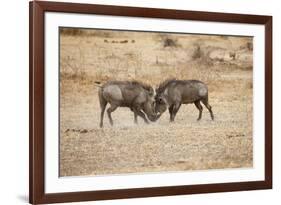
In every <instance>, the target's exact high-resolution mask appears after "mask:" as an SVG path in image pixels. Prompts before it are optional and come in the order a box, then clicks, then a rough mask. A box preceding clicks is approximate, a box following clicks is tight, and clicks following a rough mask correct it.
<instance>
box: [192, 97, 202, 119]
mask: <svg viewBox="0 0 281 205" xmlns="http://www.w3.org/2000/svg"><path fill="white" fill-rule="evenodd" d="M194 104H195V106H196V107H197V109H198V110H199V116H198V119H197V120H198V121H199V120H201V117H202V111H203V107H202V105H201V104H200V100H197V101H195V102H194Z"/></svg>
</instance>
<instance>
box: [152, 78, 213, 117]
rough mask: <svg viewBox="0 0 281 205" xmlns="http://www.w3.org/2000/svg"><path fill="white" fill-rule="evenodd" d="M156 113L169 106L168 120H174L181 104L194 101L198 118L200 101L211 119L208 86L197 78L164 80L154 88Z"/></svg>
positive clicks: (200, 112)
mask: <svg viewBox="0 0 281 205" xmlns="http://www.w3.org/2000/svg"><path fill="white" fill-rule="evenodd" d="M155 101H156V105H155V111H156V113H160V115H161V114H162V113H164V112H165V111H166V109H167V108H169V113H170V121H171V122H173V121H174V120H175V116H176V114H177V112H178V110H179V109H180V106H181V105H182V104H189V103H194V104H195V106H196V107H197V109H198V110H199V117H198V119H197V120H200V119H201V117H202V110H203V107H202V105H201V104H200V102H202V103H203V104H204V105H205V106H206V108H207V109H208V110H209V112H210V115H211V118H212V120H214V115H213V112H212V107H211V106H210V105H209V103H208V87H207V85H206V84H205V83H203V82H201V81H198V80H176V79H171V80H166V81H164V82H162V83H161V84H160V85H159V87H158V88H157V89H156V96H155Z"/></svg>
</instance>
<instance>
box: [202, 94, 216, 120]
mask: <svg viewBox="0 0 281 205" xmlns="http://www.w3.org/2000/svg"><path fill="white" fill-rule="evenodd" d="M201 101H202V103H203V104H204V105H205V106H206V108H207V109H208V110H209V112H210V115H211V118H212V120H214V114H213V111H212V107H211V105H210V104H209V102H208V98H205V99H202V100H201Z"/></svg>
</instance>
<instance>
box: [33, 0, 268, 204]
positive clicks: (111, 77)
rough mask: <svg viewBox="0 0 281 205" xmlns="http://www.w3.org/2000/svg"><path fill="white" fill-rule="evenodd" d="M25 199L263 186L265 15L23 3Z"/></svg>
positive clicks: (265, 161) (70, 199) (265, 171)
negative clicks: (26, 16)
mask: <svg viewBox="0 0 281 205" xmlns="http://www.w3.org/2000/svg"><path fill="white" fill-rule="evenodd" d="M29 8H30V39H29V42H30V203H33V204H41V203H55V202H74V201H87V200H105V199H121V198H134V197H153V196H167V195H180V194H197V193H211V192H227V191H240V190H255V189H270V188H272V17H271V16H260V15H246V14H230V13H212V12H199V11H184V10H168V9H155V8H135V7H120V6H104V5H91V4H75V3H58V2H45V1H44V2H43V1H33V2H30V7H29Z"/></svg>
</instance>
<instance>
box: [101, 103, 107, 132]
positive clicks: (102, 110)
mask: <svg viewBox="0 0 281 205" xmlns="http://www.w3.org/2000/svg"><path fill="white" fill-rule="evenodd" d="M106 104H107V103H106V102H105V103H104V104H101V113H100V127H101V128H102V127H103V116H104V111H105V107H106Z"/></svg>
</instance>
